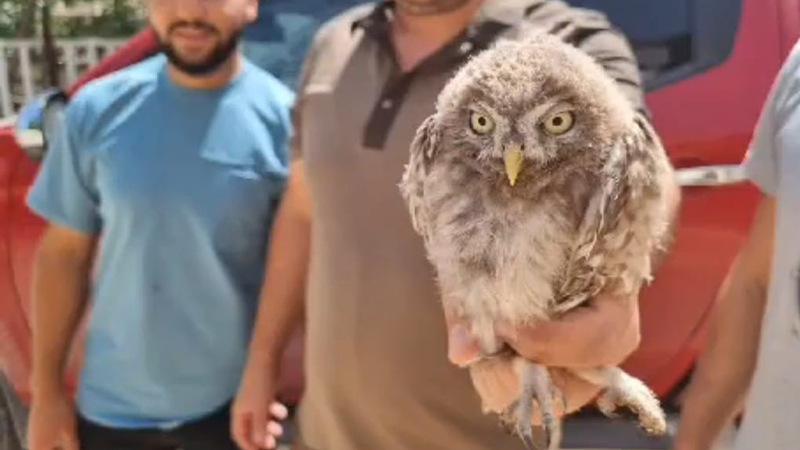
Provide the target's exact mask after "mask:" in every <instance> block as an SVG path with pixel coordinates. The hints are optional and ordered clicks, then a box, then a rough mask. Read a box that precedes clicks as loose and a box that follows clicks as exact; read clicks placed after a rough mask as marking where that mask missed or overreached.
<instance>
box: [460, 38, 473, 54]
mask: <svg viewBox="0 0 800 450" xmlns="http://www.w3.org/2000/svg"><path fill="white" fill-rule="evenodd" d="M471 50H472V42H470V41H464V42H463V43H462V44H461V46H460V47H458V51H460V52H461V54H462V55H466V54H467V53H469V52H470V51H471Z"/></svg>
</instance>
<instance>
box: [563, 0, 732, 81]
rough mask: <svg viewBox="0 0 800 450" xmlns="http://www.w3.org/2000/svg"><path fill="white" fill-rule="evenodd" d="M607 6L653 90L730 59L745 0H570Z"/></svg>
mask: <svg viewBox="0 0 800 450" xmlns="http://www.w3.org/2000/svg"><path fill="white" fill-rule="evenodd" d="M568 2H569V3H570V4H572V5H574V6H580V7H586V8H590V9H596V10H600V11H603V12H604V13H606V15H607V16H608V17H609V19H610V20H611V21H612V22H614V24H615V25H616V26H618V27H619V28H621V29H622V30H623V31H624V32H625V34H626V35H627V36H628V39H630V41H631V43H632V45H633V46H634V50H635V51H636V56H637V58H638V59H639V65H640V67H641V70H642V74H643V76H644V78H645V81H646V83H647V87H648V89H650V90H652V89H656V88H658V87H661V86H664V85H666V84H669V83H672V82H675V81H679V80H681V79H684V78H687V77H690V76H692V75H696V74H698V73H701V72H704V71H706V70H708V69H710V68H712V67H714V66H717V65H720V64H722V63H723V62H725V60H726V59H727V58H728V56H729V55H730V53H731V51H732V50H733V45H734V42H735V39H736V31H737V29H738V27H739V20H740V17H741V9H742V0H713V1H707V0H568Z"/></svg>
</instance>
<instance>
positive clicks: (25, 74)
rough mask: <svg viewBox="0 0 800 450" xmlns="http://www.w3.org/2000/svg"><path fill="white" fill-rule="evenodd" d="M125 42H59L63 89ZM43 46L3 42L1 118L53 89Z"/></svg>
mask: <svg viewBox="0 0 800 450" xmlns="http://www.w3.org/2000/svg"><path fill="white" fill-rule="evenodd" d="M124 42H125V39H101V38H81V39H59V40H56V42H55V47H56V54H57V56H58V58H57V59H58V73H59V81H60V85H61V86H60V87H62V88H65V87H67V86H69V85H71V84H72V83H74V82H75V80H77V79H78V77H79V76H80V75H81V74H82V73H83V72H84V71H85V70H87V69H88V68H90V67H92V66H93V65H95V64H97V63H98V62H99V61H100V60H101V59H102V58H103V57H105V56H106V55H108V54H110V53H112V52H113V51H114V50H116V49H117V48H119V47H120V46H121V45H122V44H123V43H124ZM42 47H43V44H42V42H41V40H33V39H13V40H4V39H0V117H8V116H11V115H13V114H15V113H16V112H17V111H18V110H19V108H20V107H21V106H22V105H24V104H25V103H26V102H28V101H29V100H30V99H31V98H33V96H35V95H36V94H38V93H39V92H41V91H42V90H43V89H45V88H48V87H52V86H50V85H49V83H48V81H47V74H46V73H47V68H46V65H45V62H44V57H43V51H42Z"/></svg>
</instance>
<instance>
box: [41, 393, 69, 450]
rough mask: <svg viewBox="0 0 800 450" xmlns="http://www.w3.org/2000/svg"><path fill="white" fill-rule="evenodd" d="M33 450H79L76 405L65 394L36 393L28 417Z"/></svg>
mask: <svg viewBox="0 0 800 450" xmlns="http://www.w3.org/2000/svg"><path fill="white" fill-rule="evenodd" d="M28 448H29V449H30V450H56V449H58V450H78V449H79V445H78V426H77V419H76V415H75V405H74V403H73V401H72V399H71V398H70V397H69V396H68V395H66V393H64V392H63V391H57V392H53V393H50V394H34V396H33V401H32V403H31V412H30V416H29V418H28Z"/></svg>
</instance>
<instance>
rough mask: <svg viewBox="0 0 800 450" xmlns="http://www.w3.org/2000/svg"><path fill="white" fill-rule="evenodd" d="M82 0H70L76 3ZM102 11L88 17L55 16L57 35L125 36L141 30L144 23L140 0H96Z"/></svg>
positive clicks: (54, 27)
mask: <svg viewBox="0 0 800 450" xmlns="http://www.w3.org/2000/svg"><path fill="white" fill-rule="evenodd" d="M78 1H80V0H68V1H65V3H66V4H74V3H76V2H78ZM95 3H99V4H100V5H101V13H100V14H99V15H97V16H94V17H88V18H54V20H53V33H54V34H55V36H56V37H80V36H97V37H125V36H130V35H132V34H134V33H136V32H137V31H139V30H140V29H141V28H142V26H143V25H144V22H143V18H142V14H141V1H139V0H95Z"/></svg>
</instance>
